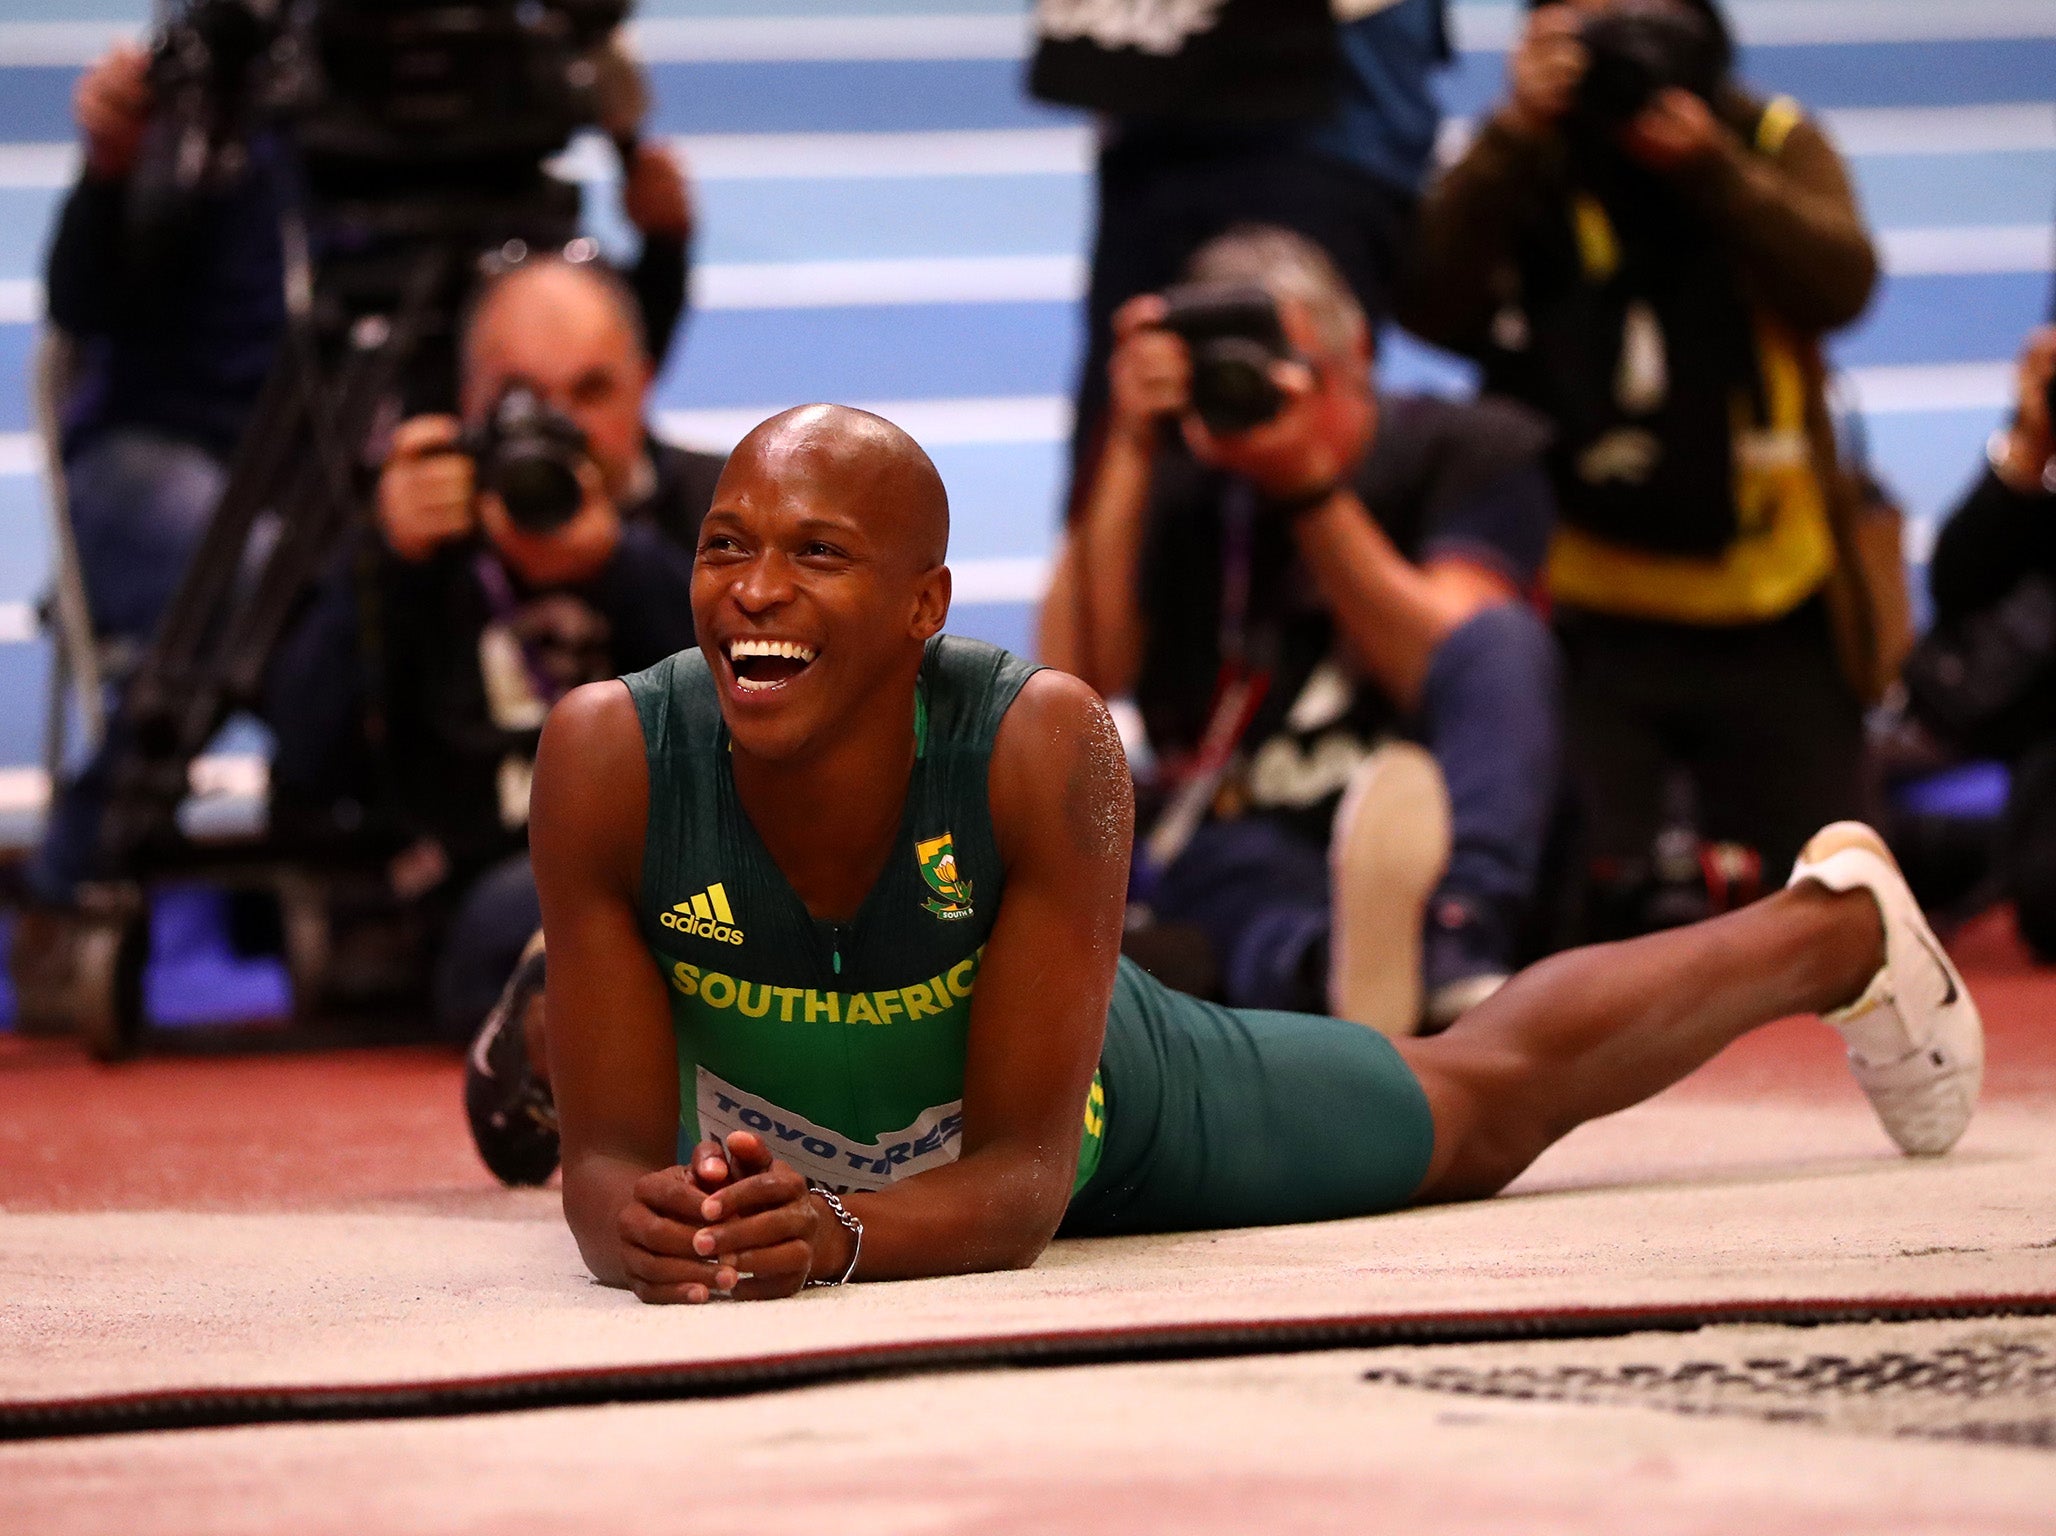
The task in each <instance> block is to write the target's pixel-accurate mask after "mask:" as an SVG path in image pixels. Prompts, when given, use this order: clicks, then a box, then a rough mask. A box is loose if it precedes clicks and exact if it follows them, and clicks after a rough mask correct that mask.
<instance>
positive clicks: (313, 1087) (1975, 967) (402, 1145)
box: [0, 916, 2056, 1211]
mask: <svg viewBox="0 0 2056 1536" xmlns="http://www.w3.org/2000/svg"><path fill="white" fill-rule="evenodd" d="M1952 947H1953V949H1954V950H1955V953H1956V955H1957V958H1958V959H1959V961H1960V962H1961V963H1962V964H1963V966H1964V969H1965V971H1966V972H1967V974H1968V976H1969V980H1970V985H1971V989H1972V991H1973V992H1974V993H1975V994H1976V996H1977V998H1978V1001H1979V1004H1980V1006H1981V1007H1982V1009H1983V1011H1984V1016H1985V1023H1986V1027H1987V1030H1988V1053H1989V1054H1988V1066H1987V1071H1986V1092H1987V1094H1989V1095H1991V1096H1994V1097H2006V1098H2020V1097H2056V970H2051V969H2039V970H2038V969H2036V968H2034V967H2032V966H2030V965H2029V964H2028V963H2027V961H2026V960H2025V959H2024V957H2023V955H2022V952H2021V950H2020V948H2019V946H2018V944H2017V943H2016V942H2015V940H2014V939H2013V937H2012V934H2011V928H2010V923H2009V922H2008V921H2007V920H2006V919H2005V918H2004V917H2003V916H1994V917H1991V918H1988V919H1985V920H1981V921H1980V922H1979V923H1977V924H1975V925H1973V926H1972V927H1971V928H1970V929H1968V930H1966V932H1965V933H1964V934H1963V935H1962V936H1961V937H1960V939H1959V941H1958V942H1957V943H1956V944H1955V945H1954V946H1952ZM460 1080H461V1063H460V1061H459V1059H458V1057H457V1055H456V1053H455V1052H453V1051H448V1050H434V1049H429V1048H425V1047H424V1048H406V1049H380V1050H360V1051H325V1052H320V1053H316V1054H308V1055H299V1056H286V1055H260V1056H244V1057H215V1058H206V1059H195V1058H190V1057H188V1058H171V1059H165V1058H159V1059H154V1060H153V1059H145V1060H142V1061H137V1062H133V1063H130V1064H127V1065H124V1066H118V1067H102V1066H98V1065H95V1064H94V1063H92V1062H90V1061H87V1060H86V1059H85V1058H84V1057H83V1056H81V1055H80V1054H79V1052H77V1051H76V1050H74V1049H73V1048H71V1047H70V1046H69V1045H66V1044H64V1043H62V1042H51V1041H36V1040H20V1039H15V1038H11V1037H7V1036H0V1209H8V1210H16V1211H75V1210H149V1209H166V1208H171V1209H187V1210H276V1209H281V1208H289V1207H299V1208H305V1207H308V1206H332V1205H341V1204H355V1203H359V1202H364V1201H386V1200H390V1201H405V1202H409V1203H420V1202H423V1201H434V1200H436V1199H438V1198H447V1197H450V1196H459V1197H461V1196H462V1195H463V1194H464V1193H465V1192H476V1191H482V1190H489V1189H491V1188H493V1187H495V1186H494V1185H493V1183H492V1180H491V1178H490V1177H489V1176H488V1175H487V1174H486V1172H485V1170H484V1169H483V1168H481V1167H480V1166H479V1164H478V1161H477V1159H476V1158H475V1157H474V1156H473V1154H472V1151H471V1146H470V1142H469V1139H468V1137H467V1136H466V1133H465V1129H464V1123H463V1113H462V1109H461V1105H460V1092H461V1090H460ZM1848 1091H1849V1090H1848V1077H1847V1073H1846V1071H1845V1069H1844V1068H1843V1066H1842V1062H1841V1054H1840V1048H1839V1045H1838V1042H1837V1041H1836V1040H1835V1038H1834V1036H1833V1035H1832V1034H1831V1033H1830V1032H1829V1031H1827V1030H1824V1029H1822V1028H1821V1027H1820V1026H1819V1025H1818V1024H1815V1023H1814V1022H1812V1021H1811V1020H1799V1019H1793V1020H1786V1021H1785V1022H1783V1023H1780V1024H1775V1025H1772V1026H1771V1027H1770V1028H1768V1029H1764V1030H1760V1031H1758V1032H1757V1033H1756V1034H1754V1035H1752V1036H1750V1037H1749V1038H1748V1039H1746V1040H1743V1041H1741V1042H1739V1043H1738V1044H1736V1045H1734V1046H1732V1047H1730V1048H1729V1049H1728V1050H1727V1051H1725V1052H1723V1053H1722V1055H1721V1056H1720V1057H1719V1058H1718V1059H1717V1060H1715V1061H1714V1062H1713V1063H1711V1064H1710V1065H1709V1066H1707V1067H1706V1068H1705V1069H1703V1070H1702V1071H1701V1072H1699V1073H1698V1074H1696V1075H1695V1076H1694V1077H1693V1078H1691V1079H1690V1080H1689V1081H1687V1082H1686V1083H1685V1084H1683V1085H1681V1086H1680V1087H1679V1088H1677V1089H1674V1090H1673V1092H1676V1093H1678V1094H1681V1095H1689V1096H1693V1097H1701V1096H1705V1097H1713V1098H1724V1099H1735V1098H1759V1097H1776V1098H1786V1099H1789V1098H1799V1099H1811V1098H1814V1097H1819V1096H1830V1095H1832V1096H1835V1097H1840V1096H1841V1095H1844V1094H1846V1093H1847V1092H1848Z"/></svg>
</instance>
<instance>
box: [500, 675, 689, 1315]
mask: <svg viewBox="0 0 2056 1536" xmlns="http://www.w3.org/2000/svg"><path fill="white" fill-rule="evenodd" d="M649 798H650V785H649V765H648V760H647V758H646V757H645V755H644V750H643V739H642V727H641V724H640V723H639V722H638V720H637V719H636V713H635V705H634V703H633V701H632V700H630V698H629V696H628V690H627V689H626V688H625V687H623V686H622V685H621V684H620V683H618V682H605V683H592V684H589V685H587V686H586V687H583V688H579V689H576V690H574V691H573V692H571V693H569V694H567V695H566V696H565V697H564V699H563V700H562V702H560V703H559V704H558V705H557V707H556V708H555V709H554V710H552V711H551V712H550V718H549V722H548V723H547V724H546V725H545V726H544V727H543V736H542V745H541V747H540V749H539V750H538V752H537V754H536V764H535V788H534V793H533V796H532V798H531V801H530V812H531V821H530V826H529V848H530V851H531V853H532V855H533V858H534V861H535V879H536V887H537V889H538V891H539V892H540V893H541V896H542V907H543V932H544V933H545V934H546V935H547V936H548V942H549V952H550V969H549V984H548V992H547V995H546V1000H545V1017H546V1020H547V1028H548V1033H549V1041H550V1085H551V1089H552V1091H553V1092H554V1093H555V1095H556V1100H557V1112H558V1117H559V1121H560V1124H561V1127H562V1133H563V1148H564V1216H565V1220H566V1221H567V1222H568V1223H569V1224H570V1227H571V1232H572V1235H573V1236H574V1237H575V1238H576V1239H577V1240H578V1248H579V1252H580V1253H582V1254H583V1255H584V1256H585V1262H586V1266H587V1267H588V1268H589V1269H591V1270H592V1272H593V1274H594V1275H595V1276H596V1277H598V1278H599V1279H600V1280H602V1281H604V1282H605V1283H606V1284H608V1285H627V1284H629V1283H630V1280H631V1276H630V1274H629V1271H628V1261H627V1256H626V1255H625V1253H624V1245H623V1242H622V1239H621V1232H620V1223H621V1220H622V1214H623V1212H624V1211H626V1210H627V1209H628V1208H629V1207H631V1206H632V1205H635V1204H636V1203H638V1202H637V1199H636V1194H635V1189H636V1184H637V1181H638V1180H641V1179H643V1178H644V1177H645V1176H647V1175H650V1174H652V1173H655V1172H657V1171H658V1170H662V1169H667V1168H670V1167H671V1166H672V1165H673V1164H674V1163H675V1162H676V1161H677V1158H676V1146H677V1136H678V1058H677V1048H676V1046H675V1045H674V1044H673V1041H672V1038H671V1017H670V1011H669V1007H668V1004H667V1003H666V1000H665V994H664V983H663V978H662V977H661V976H659V975H658V973H657V967H656V964H655V962H654V961H652V960H651V958H650V953H649V950H648V948H647V947H646V946H645V945H644V943H643V938H642V934H641V932H640V930H639V928H638V926H637V922H636V910H635V898H636V887H637V884H638V882H639V881H640V879H641V870H642V841H643V830H644V826H645V824H646V821H647V818H648V814H649ZM681 1182H682V1180H681Z"/></svg>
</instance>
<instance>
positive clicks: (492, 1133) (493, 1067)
mask: <svg viewBox="0 0 2056 1536" xmlns="http://www.w3.org/2000/svg"><path fill="white" fill-rule="evenodd" d="M543 974H544V956H543V951H542V949H541V947H540V946H537V947H535V948H534V949H532V950H531V951H530V952H529V953H527V954H524V955H523V956H522V957H521V963H520V964H519V965H517V966H516V967H515V968H514V974H513V975H512V976H510V977H508V978H507V985H506V987H505V989H504V990H502V991H501V993H500V1000H499V1001H498V1002H497V1003H494V1004H493V1011H492V1012H491V1013H489V1014H487V1015H486V1018H485V1023H484V1024H482V1025H481V1026H480V1027H479V1031H478V1038H477V1039H475V1040H473V1041H472V1042H471V1050H470V1053H469V1054H468V1055H467V1056H466V1057H465V1060H464V1113H465V1116H466V1118H468V1119H469V1120H470V1122H471V1140H472V1143H473V1145H475V1146H476V1147H477V1148H478V1155H479V1157H480V1158H481V1159H483V1160H484V1162H485V1165H486V1167H488V1168H490V1169H491V1170H492V1172H493V1177H495V1178H497V1179H498V1180H499V1181H500V1182H501V1183H502V1184H511V1185H522V1184H540V1183H542V1182H543V1181H544V1180H545V1179H547V1178H549V1176H550V1175H551V1174H552V1173H554V1172H555V1171H556V1168H557V1155H558V1153H557V1103H556V1100H555V1099H553V1098H552V1097H551V1096H550V1085H549V1084H548V1083H546V1082H544V1081H543V1080H542V1079H541V1078H540V1077H538V1076H537V1075H536V1072H535V1068H534V1064H533V1063H532V1062H531V1061H530V1060H529V1054H528V1031H527V1029H526V1027H525V1023H524V1021H525V1019H526V1016H527V1013H528V1010H529V1006H530V1004H532V1003H534V1002H535V1001H536V999H538V998H539V997H541V995H542V990H543Z"/></svg>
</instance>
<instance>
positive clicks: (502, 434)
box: [460, 383, 591, 534]
mask: <svg viewBox="0 0 2056 1536" xmlns="http://www.w3.org/2000/svg"><path fill="white" fill-rule="evenodd" d="M460 446H461V447H462V448H463V450H464V452H466V453H468V454H470V455H471V457H472V458H473V459H474V460H475V461H476V462H477V464H478V483H479V487H480V489H482V490H488V491H491V492H493V493H494V494H495V495H497V496H498V497H499V498H500V500H501V502H503V503H504V504H505V506H506V508H507V516H508V517H509V518H511V519H512V520H513V522H514V525H515V527H517V528H520V529H522V530H523V531H525V532H528V533H535V534H544V533H554V532H555V531H556V530H557V529H559V528H561V527H563V526H564V525H565V524H566V523H568V522H570V521H571V519H572V518H573V517H575V516H577V514H578V509H579V507H580V506H581V505H582V504H583V503H584V501H585V487H584V485H583V484H582V483H581V482H580V480H579V473H578V472H579V470H580V469H581V468H582V467H583V466H584V465H586V464H587V463H589V462H591V454H590V452H589V450H588V445H587V443H586V437H585V433H584V432H582V431H580V430H579V427H578V424H577V423H576V422H574V421H573V420H572V419H571V418H570V417H569V416H566V415H565V414H564V413H563V412H562V411H559V410H558V409H556V408H555V407H554V406H552V405H551V404H549V402H548V401H546V400H544V399H543V398H542V396H540V395H538V394H537V393H536V392H535V390H534V389H532V388H530V387H529V386H528V385H526V384H520V383H515V384H509V385H508V386H507V387H506V388H505V389H503V390H501V391H500V397H499V398H498V399H497V400H495V401H494V402H493V404H492V409H491V410H489V411H487V412H486V416H485V420H484V421H482V422H480V423H479V424H478V425H477V426H475V427H472V428H470V429H468V430H467V431H466V432H465V433H464V436H463V439H462V442H461V445H460Z"/></svg>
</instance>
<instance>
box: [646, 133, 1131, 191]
mask: <svg viewBox="0 0 2056 1536" xmlns="http://www.w3.org/2000/svg"><path fill="white" fill-rule="evenodd" d="M673 142H674V143H675V144H676V145H677V146H678V148H679V149H680V150H681V151H682V152H683V153H684V155H685V157H686V163H687V164H688V165H690V166H691V167H692V171H693V174H694V175H695V176H697V177H698V178H700V179H701V180H703V181H769V180H793V179H799V178H805V179H809V180H811V179H817V178H818V179H823V180H826V179H833V178H859V177H861V178H870V177H885V176H1051V175H1084V174H1086V173H1087V172H1089V171H1090V170H1091V169H1092V162H1093V156H1094V139H1093V132H1092V130H1091V129H1090V128H962V129H943V130H938V131H935V132H929V133H708V134H685V135H682V136H681V137H679V138H677V139H675V140H673Z"/></svg>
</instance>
